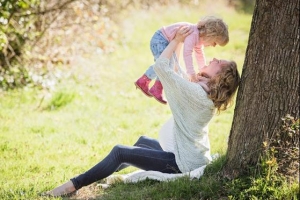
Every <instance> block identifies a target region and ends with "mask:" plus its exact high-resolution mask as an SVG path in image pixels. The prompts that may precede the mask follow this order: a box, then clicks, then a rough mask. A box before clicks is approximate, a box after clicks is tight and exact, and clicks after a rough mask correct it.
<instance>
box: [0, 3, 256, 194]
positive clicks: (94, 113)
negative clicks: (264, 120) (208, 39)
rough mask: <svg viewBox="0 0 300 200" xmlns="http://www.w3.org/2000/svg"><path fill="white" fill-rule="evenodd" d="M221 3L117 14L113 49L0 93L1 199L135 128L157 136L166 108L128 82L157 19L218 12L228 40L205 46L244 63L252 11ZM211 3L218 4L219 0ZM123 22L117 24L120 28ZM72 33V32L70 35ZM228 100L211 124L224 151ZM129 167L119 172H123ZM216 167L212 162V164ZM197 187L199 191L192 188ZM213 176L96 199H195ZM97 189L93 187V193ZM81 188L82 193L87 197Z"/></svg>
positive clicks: (61, 175)
mask: <svg viewBox="0 0 300 200" xmlns="http://www.w3.org/2000/svg"><path fill="white" fill-rule="evenodd" d="M216 2H217V3H218V4H220V5H218V6H217V5H212V6H209V5H210V4H206V3H203V5H202V4H201V5H198V6H194V5H192V6H190V7H181V6H177V5H174V6H168V7H167V8H166V7H156V8H152V9H151V10H149V11H134V15H130V16H120V18H122V17H123V20H121V23H120V25H119V26H120V27H119V28H120V33H117V34H120V36H121V37H122V41H120V42H119V43H118V47H117V48H116V51H114V52H113V53H110V54H107V55H103V54H96V53H95V52H91V53H90V54H88V55H78V57H77V58H75V59H74V60H73V61H72V63H71V68H68V70H69V71H67V69H64V72H65V73H69V72H70V71H71V72H72V75H71V76H66V77H65V78H64V79H62V80H61V81H60V82H59V83H58V84H57V85H56V89H55V91H51V92H46V91H38V90H34V89H30V88H27V89H24V90H16V91H10V92H2V93H0V155H1V157H0V185H1V187H0V199H7V200H12V199H18V200H19V199H42V198H41V197H39V196H38V193H39V192H43V191H45V190H49V189H52V188H53V187H55V186H57V185H58V184H61V183H63V182H65V181H66V180H68V179H69V178H72V177H73V176H74V175H76V174H79V173H82V172H84V171H85V170H87V169H89V168H90V167H91V166H93V165H94V164H96V163H97V162H98V161H99V160H101V159H102V158H103V157H104V156H105V155H106V154H107V153H108V152H109V151H110V149H111V148H112V147H113V146H114V145H115V144H118V143H119V144H125V145H132V144H133V143H134V142H135V141H136V139H137V138H138V137H139V136H140V135H147V136H150V137H154V138H156V137H157V136H158V131H159V128H160V126H161V125H162V123H163V122H164V121H166V120H167V119H168V118H169V117H170V115H171V112H170V110H169V108H168V106H164V105H162V104H159V103H157V102H156V101H155V100H154V99H151V98H147V97H145V96H144V95H143V94H142V93H141V92H140V91H137V90H136V89H135V87H134V85H133V82H134V81H135V80H136V79H137V78H138V77H139V76H140V75H141V74H142V73H143V72H144V71H145V70H146V69H147V67H148V66H149V65H150V64H152V60H153V58H152V55H151V52H150V49H149V41H150V38H151V36H152V34H153V33H154V31H156V30H157V29H158V28H160V27H161V26H162V25H166V24H169V23H173V22H177V21H190V22H195V23H196V22H197V21H198V19H199V18H200V17H202V16H204V15H208V14H209V15H211V14H214V15H218V16H221V17H223V18H224V20H225V21H226V22H227V23H228V24H229V29H230V38H231V40H230V43H229V44H228V45H227V46H226V47H215V48H208V49H207V50H205V51H206V57H207V60H210V59H212V58H213V57H217V58H223V59H233V60H235V61H236V62H237V63H238V65H239V67H240V69H241V67H242V65H243V60H244V54H245V50H246V45H247V40H248V33H249V29H250V22H251V16H250V15H246V14H241V13H237V12H235V11H234V10H232V9H231V8H227V7H226V6H224V5H223V4H221V3H220V2H221V1H216ZM217 3H216V4H217ZM121 30H122V31H121ZM74 37H75V36H74ZM233 109H234V107H232V108H230V109H229V110H228V111H226V112H224V113H221V114H220V115H219V116H216V117H215V118H214V119H213V121H212V122H211V124H210V140H211V147H212V153H213V154H214V153H220V154H224V152H225V151H226V149H227V137H228V134H229V131H230V126H231V121H232V116H233ZM217 166H218V165H217ZM133 170H135V168H128V169H126V170H125V171H122V172H119V173H128V172H131V171H133ZM216 171H218V167H217V169H216ZM198 187H199V188H200V189H199V193H196V194H195V193H194V191H197V188H198ZM213 187H214V185H213V182H212V180H209V178H208V180H207V184H206V185H201V186H200V185H199V181H198V180H194V181H189V180H187V179H180V180H177V181H174V182H171V183H159V182H155V181H145V182H142V183H139V184H117V185H116V186H114V187H112V188H110V189H108V190H104V191H103V190H101V189H99V190H97V194H96V196H97V198H98V199H121V198H122V199H185V198H186V197H191V199H193V198H194V199H199V198H200V196H201V188H202V189H203V190H208V191H209V190H211V191H213ZM94 195H95V194H94ZM88 196H89V195H87V196H86V197H88Z"/></svg>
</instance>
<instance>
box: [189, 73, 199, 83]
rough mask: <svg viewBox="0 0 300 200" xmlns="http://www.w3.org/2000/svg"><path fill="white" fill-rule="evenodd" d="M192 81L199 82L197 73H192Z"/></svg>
mask: <svg viewBox="0 0 300 200" xmlns="http://www.w3.org/2000/svg"><path fill="white" fill-rule="evenodd" d="M190 81H191V82H194V83H197V82H198V79H197V76H196V74H193V75H190Z"/></svg>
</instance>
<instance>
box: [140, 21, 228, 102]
mask: <svg viewBox="0 0 300 200" xmlns="http://www.w3.org/2000/svg"><path fill="white" fill-rule="evenodd" d="M181 26H190V28H191V29H192V31H193V32H192V33H191V34H190V35H189V36H187V37H186V38H185V40H184V42H183V59H184V63H185V67H186V73H187V75H188V76H189V79H190V81H192V82H198V78H197V73H196V72H195V69H194V66H193V58H192V54H193V53H194V55H195V58H196V61H197V64H198V68H199V69H201V68H202V67H203V66H204V65H205V63H206V62H205V56H204V47H208V46H213V47H215V46H216V45H220V46H225V45H226V44H227V43H228V41H229V36H228V28H227V24H226V23H225V22H224V21H223V20H222V19H220V18H217V17H214V16H206V17H204V18H202V19H200V21H199V22H198V23H197V24H192V23H189V22H178V23H174V24H171V25H169V26H163V27H162V28H161V29H159V30H158V31H156V32H155V33H154V35H153V37H152V39H151V41H150V48H151V51H152V54H153V56H154V61H156V59H157V58H158V57H159V56H160V54H161V53H162V52H163V50H164V49H165V48H166V47H167V46H168V44H169V42H170V41H171V40H172V39H173V38H174V37H175V34H176V31H177V29H178V28H179V27H181ZM181 46H182V44H181ZM181 46H179V45H178V48H177V49H176V51H175V52H174V53H173V58H172V59H171V64H174V62H177V63H178V59H177V57H179V54H180V49H181ZM153 79H155V82H154V84H153V86H152V87H151V88H150V89H149V83H150V82H151V80H153ZM135 85H136V87H137V88H139V89H141V91H142V92H143V93H144V94H145V95H147V96H149V97H152V96H153V97H154V98H155V99H156V100H157V101H159V102H160V103H162V104H167V101H166V100H165V99H164V98H163V86H162V84H161V83H160V80H159V79H158V77H157V76H156V74H155V72H154V70H153V65H151V66H150V67H149V68H148V69H147V70H146V72H145V73H144V74H143V76H141V77H140V78H139V79H138V80H137V81H136V82H135Z"/></svg>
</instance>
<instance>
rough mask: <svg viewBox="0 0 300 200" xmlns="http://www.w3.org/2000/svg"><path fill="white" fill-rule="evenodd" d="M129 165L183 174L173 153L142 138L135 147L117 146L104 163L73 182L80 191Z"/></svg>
mask: <svg viewBox="0 0 300 200" xmlns="http://www.w3.org/2000/svg"><path fill="white" fill-rule="evenodd" d="M129 165H131V166H134V167H137V168H140V169H143V170H153V171H159V172H163V173H172V174H176V173H181V172H180V170H179V168H178V166H177V164H176V161H175V155H174V154H173V153H170V152H166V151H163V150H162V148H161V146H160V145H159V142H158V141H157V140H155V139H151V138H149V137H146V136H141V137H140V138H139V140H138V141H137V142H136V143H135V144H134V146H124V145H116V146H115V147H114V148H113V149H112V150H111V152H110V153H109V154H108V155H107V156H106V157H105V158H104V159H103V160H102V161H100V162H99V163H98V164H96V165H95V166H94V167H92V168H91V169H89V170H88V171H86V172H85V173H83V174H81V175H79V176H77V177H74V178H72V179H71V181H72V182H73V184H74V186H75V188H76V189H77V190H78V189H80V188H82V187H83V186H87V185H89V184H91V183H93V182H95V181H98V180H101V179H104V178H106V177H108V176H109V175H111V174H113V173H114V172H116V171H120V170H122V169H124V168H126V167H128V166H129Z"/></svg>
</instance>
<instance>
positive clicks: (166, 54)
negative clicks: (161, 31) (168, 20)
mask: <svg viewBox="0 0 300 200" xmlns="http://www.w3.org/2000/svg"><path fill="white" fill-rule="evenodd" d="M191 32H192V30H191V29H190V27H180V28H179V29H178V31H177V32H176V35H175V38H174V39H173V40H171V42H170V43H169V45H168V46H167V47H166V48H165V50H164V51H163V52H162V54H161V55H160V56H159V57H160V58H168V59H170V58H171V57H172V54H173V52H174V51H175V50H176V48H177V46H178V44H179V43H180V42H183V41H184V39H185V38H186V36H188V35H189V34H191Z"/></svg>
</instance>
